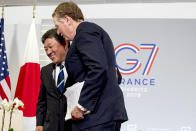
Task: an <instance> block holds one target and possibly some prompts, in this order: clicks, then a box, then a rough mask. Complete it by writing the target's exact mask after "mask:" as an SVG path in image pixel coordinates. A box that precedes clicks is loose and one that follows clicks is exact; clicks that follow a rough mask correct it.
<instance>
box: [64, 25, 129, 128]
mask: <svg viewBox="0 0 196 131" xmlns="http://www.w3.org/2000/svg"><path fill="white" fill-rule="evenodd" d="M65 65H66V67H67V72H68V76H69V77H68V78H69V81H68V82H69V84H73V83H75V82H81V81H85V83H84V86H83V89H82V91H81V94H80V98H79V104H80V105H82V106H83V107H85V108H87V109H89V110H91V112H92V113H91V114H89V115H86V116H85V118H84V119H83V120H80V121H78V122H74V125H76V126H77V127H78V128H80V129H84V128H88V127H92V126H95V125H98V124H102V123H106V122H109V121H114V120H119V121H122V122H123V121H126V120H127V119H128V117H127V113H126V109H125V105H124V98H123V93H122V91H121V89H120V87H119V85H118V80H117V79H116V70H115V52H114V47H113V43H112V41H111V39H110V37H109V36H108V34H107V33H106V32H105V31H104V30H103V29H102V28H101V27H99V26H98V25H96V24H93V23H89V22H82V23H81V24H80V25H79V26H78V28H77V30H76V36H75V37H74V40H73V42H72V44H71V46H70V48H69V51H68V54H67V57H66V60H65Z"/></svg>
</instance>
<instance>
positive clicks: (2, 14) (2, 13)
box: [1, 6, 4, 18]
mask: <svg viewBox="0 0 196 131" xmlns="http://www.w3.org/2000/svg"><path fill="white" fill-rule="evenodd" d="M1 16H2V18H4V6H2V12H1Z"/></svg>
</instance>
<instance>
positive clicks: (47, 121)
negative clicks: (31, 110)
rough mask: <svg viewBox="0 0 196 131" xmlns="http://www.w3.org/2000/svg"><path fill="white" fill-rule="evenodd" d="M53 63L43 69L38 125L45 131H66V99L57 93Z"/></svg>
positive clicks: (37, 109) (37, 114)
mask: <svg viewBox="0 0 196 131" xmlns="http://www.w3.org/2000/svg"><path fill="white" fill-rule="evenodd" d="M54 69H55V64H53V63H51V64H49V65H47V66H45V67H43V68H42V69H41V86H40V93H39V98H38V103H37V106H36V125H37V126H44V131H64V118H65V114H66V109H67V105H66V98H65V96H64V95H63V93H60V92H59V91H57V87H56V85H55V80H54V79H53V70H54Z"/></svg>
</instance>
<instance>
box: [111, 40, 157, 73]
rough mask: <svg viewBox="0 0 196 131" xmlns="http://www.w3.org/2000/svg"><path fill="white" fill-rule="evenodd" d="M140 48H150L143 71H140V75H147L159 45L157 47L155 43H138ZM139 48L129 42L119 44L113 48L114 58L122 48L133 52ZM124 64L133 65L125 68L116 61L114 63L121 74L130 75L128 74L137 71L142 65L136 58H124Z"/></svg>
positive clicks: (136, 51)
mask: <svg viewBox="0 0 196 131" xmlns="http://www.w3.org/2000/svg"><path fill="white" fill-rule="evenodd" d="M140 49H141V50H152V51H151V53H150V56H149V58H148V61H147V63H146V65H145V68H144V71H143V73H142V75H149V72H150V69H151V67H152V64H153V62H154V59H155V57H156V55H157V52H158V50H159V47H157V46H156V44H140ZM140 49H139V48H138V47H137V46H135V45H133V44H130V43H124V44H120V45H118V46H117V47H116V48H115V56H116V59H117V56H118V54H119V53H120V52H121V51H123V50H130V51H132V52H133V53H135V54H137V53H138V52H139V51H140ZM126 64H129V65H133V66H132V67H130V68H128V69H125V68H122V67H120V66H119V65H118V63H116V66H117V67H118V68H119V70H120V72H121V74H123V75H130V74H133V73H135V72H137V71H138V70H139V68H140V67H141V65H142V64H141V62H140V61H139V60H138V59H126Z"/></svg>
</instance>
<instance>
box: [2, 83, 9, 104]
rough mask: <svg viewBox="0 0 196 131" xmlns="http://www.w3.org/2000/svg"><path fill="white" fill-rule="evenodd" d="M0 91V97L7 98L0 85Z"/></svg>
mask: <svg viewBox="0 0 196 131" xmlns="http://www.w3.org/2000/svg"><path fill="white" fill-rule="evenodd" d="M0 92H1V94H0V95H1V99H4V98H6V99H7V100H8V97H7V95H6V94H5V92H4V90H3V87H2V86H1V85H0Z"/></svg>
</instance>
